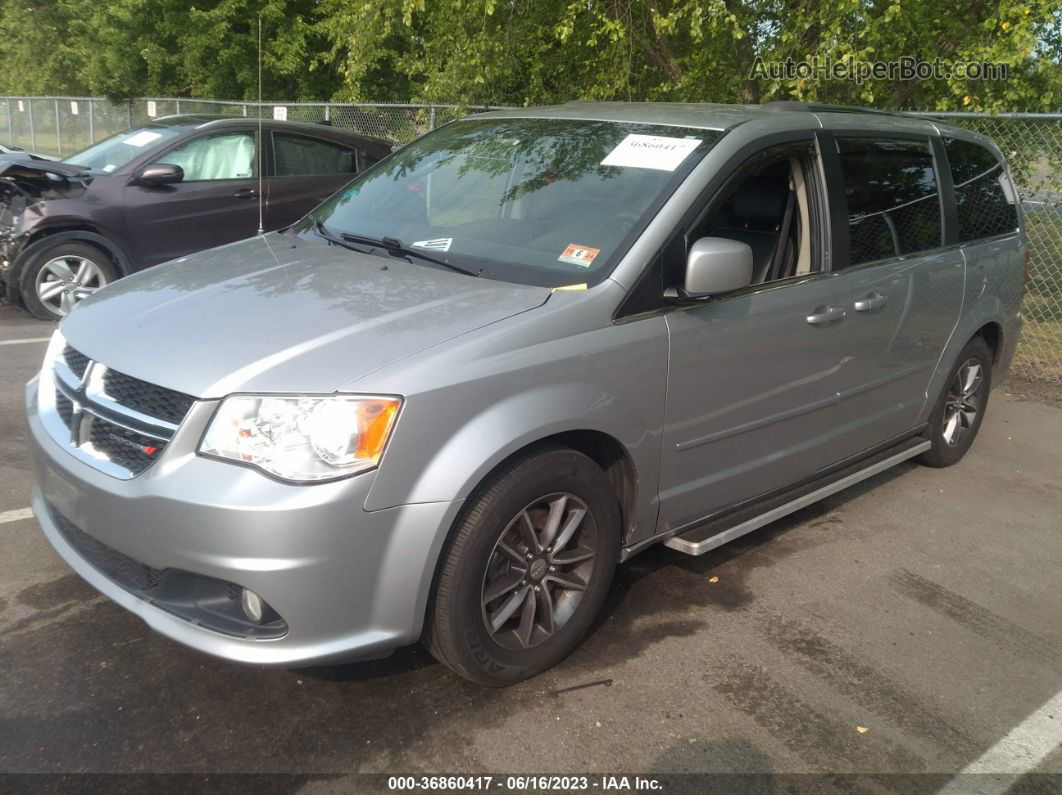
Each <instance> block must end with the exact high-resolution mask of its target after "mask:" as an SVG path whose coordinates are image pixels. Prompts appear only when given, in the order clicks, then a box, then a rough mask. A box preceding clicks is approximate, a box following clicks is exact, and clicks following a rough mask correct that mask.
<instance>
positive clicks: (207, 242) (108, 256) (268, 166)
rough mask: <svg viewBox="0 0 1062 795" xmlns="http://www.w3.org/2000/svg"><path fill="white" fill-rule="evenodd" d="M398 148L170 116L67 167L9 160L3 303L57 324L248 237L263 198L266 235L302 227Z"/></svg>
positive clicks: (307, 130) (270, 125) (3, 209)
mask: <svg viewBox="0 0 1062 795" xmlns="http://www.w3.org/2000/svg"><path fill="white" fill-rule="evenodd" d="M390 151H391V145H390V144H389V143H388V142H386V141H382V140H378V139H375V138H369V137H366V136H361V135H355V134H353V133H349V132H346V131H344V130H338V129H334V128H332V127H326V126H323V125H315V124H300V123H296V122H279V121H271V120H270V121H263V122H261V124H259V122H258V121H257V120H256V119H248V118H225V117H220V116H170V117H167V118H163V119H159V120H157V121H155V122H151V123H149V124H145V125H143V126H141V127H137V128H134V129H131V130H127V131H125V132H123V133H120V134H118V135H115V136H113V137H111V138H108V139H106V140H104V141H101V142H99V143H97V144H94V145H93V146H91V147H89V148H88V149H85V150H84V151H82V152H79V153H78V154H76V155H72V156H70V157H68V158H66V159H65V160H62V161H59V162H53V161H47V160H33V159H30V158H28V157H22V158H17V159H11V160H7V161H0V291H2V293H0V294H2V295H3V297H4V298H5V299H6V300H8V301H9V302H12V303H20V304H22V305H23V306H24V307H25V308H26V309H27V310H29V312H30V313H31V314H33V315H34V316H36V317H38V318H41V319H45V320H47V319H57V318H60V317H62V316H64V315H66V314H67V313H68V312H69V311H70V310H71V309H72V308H73V307H74V306H75V305H76V304H77V302H78V301H80V300H81V299H82V298H84V297H85V296H87V295H89V294H91V293H93V292H95V291H96V290H98V289H100V288H101V287H103V286H104V285H106V284H108V283H109V282H111V281H114V280H115V279H117V278H119V277H121V276H126V275H128V274H130V273H133V272H135V271H139V270H143V269H144V268H148V267H150V266H152V265H157V264H159V263H161V262H165V261H167V260H171V259H175V258H177V257H181V256H184V255H185V254H190V253H192V252H195V251H201V250H203V249H208V248H213V247H215V246H220V245H223V244H225V243H231V242H234V241H236V240H241V239H243V238H246V237H250V236H251V235H253V234H255V232H256V231H257V229H258V226H259V220H260V219H259V212H260V211H259V204H260V201H259V199H261V205H262V208H261V214H262V218H261V221H262V223H263V225H264V227H265V228H266V229H267V230H275V229H280V228H283V227H285V226H288V225H290V224H292V223H294V222H295V221H297V220H298V219H299V218H301V217H302V216H303V215H305V214H306V213H307V212H309V211H310V210H311V209H313V208H314V207H315V206H317V204H319V203H320V202H321V201H322V200H324V199H325V198H327V197H328V196H330V195H331V194H332V193H334V192H335V191H336V190H337V189H338V188H340V187H341V186H342V185H344V184H345V183H346V182H347V181H349V180H350V179H351V178H352V177H353V176H354V175H355V174H357V173H359V172H361V171H364V170H365V169H366V168H368V167H369V166H370V165H372V164H374V163H376V162H377V161H379V160H381V159H382V158H383V157H385V156H386V155H387V154H388V153H389V152H390ZM260 164H263V165H264V170H263V171H262V172H261V173H260V172H259V169H260Z"/></svg>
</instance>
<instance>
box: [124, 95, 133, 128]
mask: <svg viewBox="0 0 1062 795" xmlns="http://www.w3.org/2000/svg"><path fill="white" fill-rule="evenodd" d="M125 120H126V122H128V123H127V124H126V125H125V126H126V127H132V126H133V100H132V98H131V97H130V98H129V99H127V100H126V101H125Z"/></svg>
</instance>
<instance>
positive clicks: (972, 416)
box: [919, 336, 992, 467]
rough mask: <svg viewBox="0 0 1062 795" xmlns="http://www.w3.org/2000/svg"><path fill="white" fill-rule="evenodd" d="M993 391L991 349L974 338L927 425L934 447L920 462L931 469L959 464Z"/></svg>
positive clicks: (974, 435) (927, 433) (946, 385)
mask: <svg viewBox="0 0 1062 795" xmlns="http://www.w3.org/2000/svg"><path fill="white" fill-rule="evenodd" d="M991 389H992V350H991V348H989V347H988V343H987V342H985V341H984V338H982V337H980V336H977V337H974V338H973V339H971V340H970V341H969V342H968V343H966V347H965V348H963V349H962V351H961V352H960V353H959V355H958V357H957V358H956V361H955V366H954V367H952V368H951V372H950V373H949V374H948V378H947V380H946V381H945V382H944V388H943V389H942V390H941V394H940V397H939V398H938V399H937V405H936V406H935V407H934V408H933V413H932V414H931V415H930V417H929V425H928V426H926V432H925V435H926V438H927V439H928V440H929V441H930V442H932V444H933V446H932V447H931V448H930V449H929V450H927V451H926V452H924V453H922V455H921V456H920V457H919V460H920V461H921V462H922V463H923V464H927V465H928V466H931V467H950V466H952V465H953V464H957V463H959V461H961V460H962V457H963V456H964V455H966V452H967V451H968V450H969V449H970V446H971V445H972V444H973V442H974V439H975V438H976V437H977V432H978V431H979V430H980V429H981V422H982V421H983V420H984V418H985V410H986V409H987V408H988V395H989V392H990V391H991Z"/></svg>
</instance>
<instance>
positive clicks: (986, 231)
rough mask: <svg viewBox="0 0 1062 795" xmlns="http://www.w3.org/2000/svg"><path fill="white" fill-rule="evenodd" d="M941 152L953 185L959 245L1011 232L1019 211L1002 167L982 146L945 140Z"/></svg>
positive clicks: (1015, 225)
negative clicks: (946, 159)
mask: <svg viewBox="0 0 1062 795" xmlns="http://www.w3.org/2000/svg"><path fill="white" fill-rule="evenodd" d="M944 151H945V152H947V155H948V164H949V165H950V166H951V180H952V182H953V183H954V184H955V205H956V207H955V209H956V211H957V212H958V214H959V242H960V243H967V242H969V241H971V240H977V239H979V238H982V237H993V236H994V235H1003V234H1006V233H1008V232H1013V231H1014V230H1015V229H1017V228H1018V210H1017V207H1016V206H1015V196H1014V193H1013V188H1012V187H1011V185H1010V181H1009V180H1008V178H1007V175H1006V173H1005V172H1004V170H1003V164H1002V163H1000V162H999V161H998V160H996V156H995V155H994V154H992V152H990V151H989V150H988V149H985V148H984V147H983V146H979V145H978V144H975V143H970V142H969V141H960V140H958V139H957V138H945V139H944Z"/></svg>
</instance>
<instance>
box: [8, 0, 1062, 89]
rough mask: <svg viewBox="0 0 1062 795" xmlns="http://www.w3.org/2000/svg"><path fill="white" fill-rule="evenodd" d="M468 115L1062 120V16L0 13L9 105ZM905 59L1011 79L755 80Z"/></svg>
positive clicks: (948, 9) (782, 7)
mask: <svg viewBox="0 0 1062 795" xmlns="http://www.w3.org/2000/svg"><path fill="white" fill-rule="evenodd" d="M259 15H261V16H262V19H263V25H264V29H265V32H266V43H267V46H266V55H265V59H264V70H263V77H264V87H263V91H264V94H265V95H266V97H267V98H285V99H290V98H296V99H317V100H321V99H336V100H371V101H385V100H392V101H405V100H421V101H435V102H458V103H470V104H508V105H524V104H540V103H550V102H559V101H566V100H569V99H611V100H642V99H649V100H660V101H679V102H682V101H687V102H692V101H697V102H703V101H719V102H735V101H738V102H761V101H767V100H771V99H787V98H793V99H802V100H815V101H828V102H838V103H846V104H857V105H874V106H878V107H905V108H931V109H941V110H942V109H949V110H1015V109H1017V110H1023V109H1030V110H1037V109H1057V108H1058V107H1059V106H1060V105H1062V11H1060V7H1059V6H1058V3H1057V1H1056V0H994V2H987V0H958V2H947V1H946V0H822V2H817V1H816V2H813V0H434V1H433V2H429V0H291V1H290V2H284V0H200V1H199V2H197V3H196V4H195V5H189V4H187V3H185V2H178V0H108V2H106V3H100V2H98V0H0V91H2V92H4V93H89V94H100V93H102V94H106V95H108V96H112V97H121V96H132V95H149V94H158V95H179V96H197V97H217V98H232V99H239V98H244V99H250V98H253V97H254V95H255V94H256V92H257V69H256V57H255V53H256V47H257V18H258V16H259ZM815 55H817V56H819V57H820V58H827V57H828V58H830V59H832V60H833V61H834V62H845V61H892V60H895V59H898V58H900V57H902V56H909V57H914V58H918V59H920V60H923V61H930V62H931V61H934V60H935V59H937V58H940V59H941V60H942V61H943V62H944V63H945V64H946V63H948V62H951V61H979V62H980V61H987V62H994V63H1003V64H1006V65H1007V67H1008V69H1009V79H1007V80H1005V81H1004V80H999V81H985V80H965V79H959V78H953V79H949V80H935V79H934V80H901V79H891V80H890V79H885V80H872V81H867V82H864V83H862V84H860V83H857V82H855V81H848V80H837V79H828V78H826V77H824V76H812V77H805V78H801V77H796V76H783V77H774V78H772V77H767V76H763V77H760V78H758V79H752V78H750V72H751V71H752V69H753V66H754V65H755V64H756V63H757V59H762V60H763V61H765V62H772V61H773V62H778V61H784V60H785V59H787V58H791V59H794V60H797V61H799V60H806V59H809V58H810V57H811V56H815Z"/></svg>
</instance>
